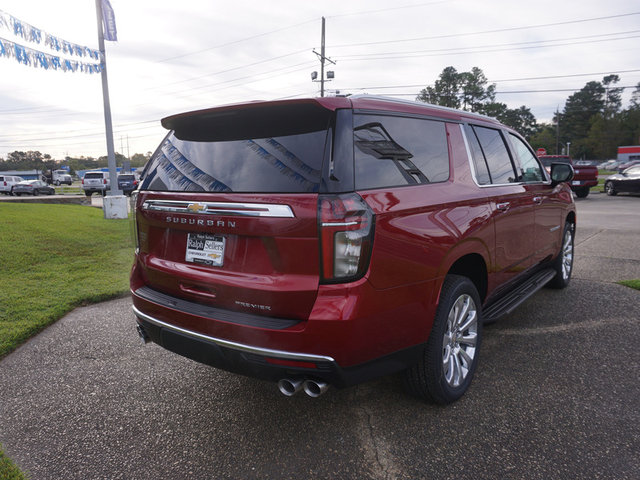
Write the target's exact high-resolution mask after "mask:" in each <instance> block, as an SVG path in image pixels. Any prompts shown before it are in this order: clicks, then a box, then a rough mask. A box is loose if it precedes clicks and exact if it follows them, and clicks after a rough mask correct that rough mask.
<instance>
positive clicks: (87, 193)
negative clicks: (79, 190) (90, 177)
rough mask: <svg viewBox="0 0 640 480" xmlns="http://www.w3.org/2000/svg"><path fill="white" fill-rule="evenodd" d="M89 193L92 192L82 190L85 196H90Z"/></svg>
mask: <svg viewBox="0 0 640 480" xmlns="http://www.w3.org/2000/svg"><path fill="white" fill-rule="evenodd" d="M91 193H92V192H87V191H86V190H85V192H84V194H85V196H87V197H90V196H91Z"/></svg>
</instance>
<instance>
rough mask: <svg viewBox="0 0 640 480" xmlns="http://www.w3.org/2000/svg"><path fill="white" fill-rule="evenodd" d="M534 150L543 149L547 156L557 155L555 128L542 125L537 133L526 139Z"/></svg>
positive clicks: (549, 125) (547, 124) (550, 125)
mask: <svg viewBox="0 0 640 480" xmlns="http://www.w3.org/2000/svg"><path fill="white" fill-rule="evenodd" d="M528 140H529V143H530V144H531V146H532V147H533V148H534V149H536V150H537V149H538V148H544V149H545V150H546V151H547V153H548V154H549V155H557V154H558V151H557V150H556V126H555V125H552V124H549V123H543V124H542V125H539V126H538V129H537V131H536V132H535V133H534V134H533V135H532V136H531V137H530V138H529V139H528Z"/></svg>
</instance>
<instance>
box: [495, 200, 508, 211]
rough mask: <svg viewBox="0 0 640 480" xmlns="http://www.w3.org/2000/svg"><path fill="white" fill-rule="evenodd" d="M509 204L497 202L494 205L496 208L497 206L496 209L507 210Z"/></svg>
mask: <svg viewBox="0 0 640 480" xmlns="http://www.w3.org/2000/svg"><path fill="white" fill-rule="evenodd" d="M509 205H510V203H509V202H504V203H498V204H497V205H496V208H497V209H498V210H500V211H501V212H506V211H507V210H509Z"/></svg>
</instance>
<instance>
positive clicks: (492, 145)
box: [472, 126, 519, 185]
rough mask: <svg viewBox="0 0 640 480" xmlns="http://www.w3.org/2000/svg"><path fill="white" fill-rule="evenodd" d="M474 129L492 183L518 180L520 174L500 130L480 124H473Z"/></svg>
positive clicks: (497, 183)
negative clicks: (517, 172)
mask: <svg viewBox="0 0 640 480" xmlns="http://www.w3.org/2000/svg"><path fill="white" fill-rule="evenodd" d="M472 129H473V132H474V133H475V136H476V139H477V141H478V144H479V145H480V150H481V152H482V154H483V157H484V160H485V161H486V165H487V168H488V170H489V176H490V178H491V183H493V184H494V185H500V184H507V183H515V182H518V181H519V178H518V175H517V174H516V171H515V169H514V166H513V163H512V162H511V157H510V156H509V150H508V149H507V145H506V144H505V141H504V138H503V136H502V133H500V130H496V129H494V128H487V127H480V126H473V127H472Z"/></svg>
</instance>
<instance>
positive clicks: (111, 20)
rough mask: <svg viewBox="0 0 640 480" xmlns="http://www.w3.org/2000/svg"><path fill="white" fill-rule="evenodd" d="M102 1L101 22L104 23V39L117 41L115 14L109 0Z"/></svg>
mask: <svg viewBox="0 0 640 480" xmlns="http://www.w3.org/2000/svg"><path fill="white" fill-rule="evenodd" d="M101 1H102V23H103V24H104V39H105V40H108V41H110V42H116V41H118V31H117V29H116V16H115V14H114V13H113V8H111V3H110V2H109V0H101Z"/></svg>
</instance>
